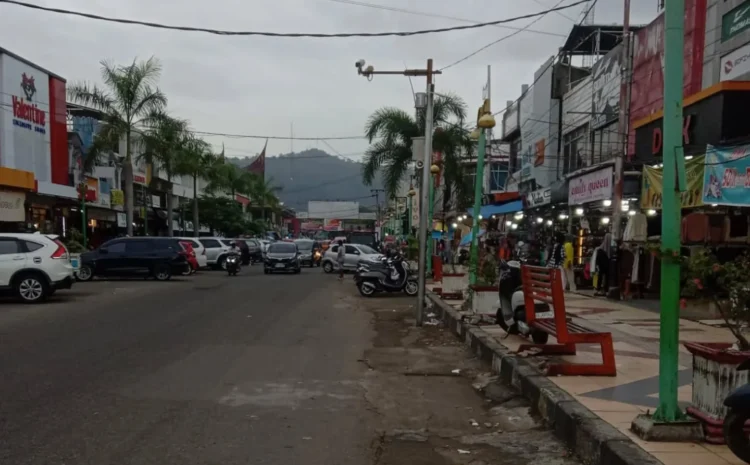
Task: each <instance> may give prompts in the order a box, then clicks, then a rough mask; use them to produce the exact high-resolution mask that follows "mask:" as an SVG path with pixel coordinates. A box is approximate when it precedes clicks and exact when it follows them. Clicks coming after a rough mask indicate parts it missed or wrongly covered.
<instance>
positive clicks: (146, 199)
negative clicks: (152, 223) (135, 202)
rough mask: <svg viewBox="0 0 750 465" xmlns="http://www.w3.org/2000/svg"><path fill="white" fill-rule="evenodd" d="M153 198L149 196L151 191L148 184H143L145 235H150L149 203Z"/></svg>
mask: <svg viewBox="0 0 750 465" xmlns="http://www.w3.org/2000/svg"><path fill="white" fill-rule="evenodd" d="M150 201H151V199H150V198H149V192H148V190H147V189H146V186H143V205H144V207H143V213H144V214H143V235H144V236H148V204H149V203H151V202H150Z"/></svg>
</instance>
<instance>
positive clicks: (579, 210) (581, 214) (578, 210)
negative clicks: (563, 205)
mask: <svg viewBox="0 0 750 465" xmlns="http://www.w3.org/2000/svg"><path fill="white" fill-rule="evenodd" d="M576 215H578V216H583V208H576Z"/></svg>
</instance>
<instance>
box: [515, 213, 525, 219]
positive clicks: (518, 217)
mask: <svg viewBox="0 0 750 465" xmlns="http://www.w3.org/2000/svg"><path fill="white" fill-rule="evenodd" d="M513 218H515V219H517V220H520V219H521V218H523V212H518V213H516V214H515V215H513Z"/></svg>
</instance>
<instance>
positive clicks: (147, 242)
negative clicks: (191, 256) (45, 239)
mask: <svg viewBox="0 0 750 465" xmlns="http://www.w3.org/2000/svg"><path fill="white" fill-rule="evenodd" d="M186 255H187V254H186V253H185V251H184V249H183V248H182V246H181V245H180V239H176V238H174V237H145V236H144V237H122V238H119V239H113V240H111V241H108V242H105V243H104V244H102V245H101V246H100V247H99V248H98V249H96V250H92V251H91V252H84V253H82V254H81V267H80V269H79V270H78V279H79V280H81V281H90V280H91V279H92V278H93V277H94V276H133V275H139V274H140V275H144V274H145V275H146V276H153V277H154V278H156V279H157V280H159V281H167V280H169V279H170V278H171V277H172V275H173V274H183V272H184V271H185V268H186V267H189V266H190V265H189V264H188V262H187V256H186Z"/></svg>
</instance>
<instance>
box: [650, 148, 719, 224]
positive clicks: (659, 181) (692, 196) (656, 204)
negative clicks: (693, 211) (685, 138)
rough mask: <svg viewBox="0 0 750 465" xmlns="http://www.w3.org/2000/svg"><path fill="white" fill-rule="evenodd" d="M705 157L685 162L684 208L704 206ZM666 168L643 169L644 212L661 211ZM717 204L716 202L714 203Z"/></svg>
mask: <svg viewBox="0 0 750 465" xmlns="http://www.w3.org/2000/svg"><path fill="white" fill-rule="evenodd" d="M703 163H704V156H703V155H701V156H699V157H695V158H692V159H690V160H687V161H686V162H685V175H686V176H687V190H686V191H685V192H683V193H682V200H681V205H682V207H683V208H691V207H699V206H701V205H703V200H702V199H701V192H702V190H703ZM663 176H664V168H654V167H652V166H644V167H643V182H642V184H641V208H643V209H644V210H660V209H661V205H662V187H663V186H664V181H663ZM714 203H715V202H714Z"/></svg>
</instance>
